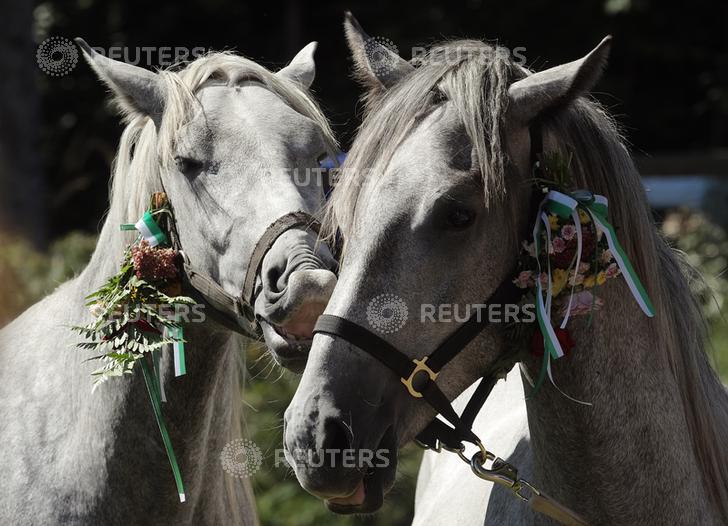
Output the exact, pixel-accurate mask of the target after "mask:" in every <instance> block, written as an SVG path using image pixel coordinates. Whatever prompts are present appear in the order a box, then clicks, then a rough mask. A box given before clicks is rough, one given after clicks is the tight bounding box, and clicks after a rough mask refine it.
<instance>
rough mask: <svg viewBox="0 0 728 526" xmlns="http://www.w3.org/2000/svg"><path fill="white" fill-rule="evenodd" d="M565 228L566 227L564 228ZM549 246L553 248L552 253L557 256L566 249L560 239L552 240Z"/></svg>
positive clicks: (564, 243)
mask: <svg viewBox="0 0 728 526" xmlns="http://www.w3.org/2000/svg"><path fill="white" fill-rule="evenodd" d="M564 228H566V227H564ZM551 246H552V247H553V248H554V252H556V253H557V254H561V253H562V252H563V251H564V249H565V248H566V242H565V241H564V240H563V239H561V238H560V237H556V238H554V240H553V241H552V242H551Z"/></svg>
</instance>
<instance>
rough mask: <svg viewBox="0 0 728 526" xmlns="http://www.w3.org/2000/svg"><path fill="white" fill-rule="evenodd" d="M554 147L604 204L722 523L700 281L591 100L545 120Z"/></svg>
mask: <svg viewBox="0 0 728 526" xmlns="http://www.w3.org/2000/svg"><path fill="white" fill-rule="evenodd" d="M545 130H546V133H547V134H550V135H551V136H553V138H554V139H555V141H556V145H555V146H556V148H557V149H558V150H561V152H562V153H563V154H565V155H567V154H569V153H570V154H572V155H573V158H572V174H573V175H574V176H575V183H576V186H577V187H579V188H588V189H590V190H592V191H593V192H596V193H600V194H603V195H605V196H607V198H608V199H609V214H610V217H611V221H612V223H613V224H615V225H623V226H625V228H623V229H621V230H620V232H619V237H620V242H621V243H622V245H623V246H624V249H625V251H626V252H627V254H628V256H629V258H630V261H632V263H633V264H634V266H635V269H636V270H637V273H638V275H639V276H640V279H642V282H643V283H644V285H645V287H646V289H647V290H648V291H649V294H650V297H651V298H652V300H653V303H654V305H655V309H656V312H655V317H654V319H653V320H652V321H651V323H650V326H651V331H652V338H653V340H652V341H654V342H655V345H654V348H655V349H664V352H665V356H664V358H665V359H666V360H667V363H668V365H669V367H670V370H671V372H672V374H673V376H674V378H675V381H676V383H677V386H678V389H679V391H680V397H681V399H682V406H683V407H682V409H683V415H684V417H685V421H686V423H687V426H688V431H689V433H690V437H691V439H692V442H693V448H694V452H695V456H696V458H697V461H698V463H699V466H700V468H701V469H700V471H701V473H702V474H703V480H704V483H705V488H706V491H707V493H708V494H709V495H710V497H711V499H712V501H713V503H714V504H715V505H716V507H717V510H718V513H719V514H720V515H721V517H722V518H723V520H724V521H726V522H728V450H726V448H725V444H727V443H728V393H727V392H726V389H725V387H724V386H723V384H722V383H721V381H720V379H719V377H718V375H717V373H716V372H715V370H714V369H713V367H712V366H711V364H710V361H709V358H708V356H707V354H706V352H705V348H706V340H707V326H706V323H705V319H704V317H703V313H702V310H701V308H700V305H699V303H698V301H697V299H696V297H695V295H694V294H693V293H692V291H691V289H690V285H689V281H691V280H694V279H701V278H700V276H699V273H698V272H697V270H695V269H694V268H692V267H691V266H690V265H689V264H688V263H687V261H686V260H685V258H684V257H681V256H680V255H679V254H678V253H677V252H676V251H675V250H673V249H672V248H671V247H670V246H668V244H667V243H666V242H665V240H664V239H663V238H662V236H661V235H660V234H659V232H658V231H657V229H656V228H655V226H654V221H653V218H652V215H651V212H650V208H649V206H648V204H647V198H646V195H645V190H644V186H643V184H642V180H641V178H640V175H639V173H638V171H637V169H636V167H635V165H634V162H633V160H632V157H631V155H630V153H629V151H628V149H627V147H626V146H625V142H624V140H623V138H622V135H621V133H620V131H619V129H618V127H617V125H616V124H615V122H614V121H613V119H612V118H611V117H610V116H609V115H608V114H607V112H606V111H605V110H604V109H603V108H602V107H601V106H600V105H599V104H597V103H596V102H594V101H590V100H587V99H584V98H581V99H578V100H577V101H575V103H573V104H571V105H570V106H569V107H568V108H564V109H563V110H562V111H559V112H556V113H554V114H553V115H552V116H551V117H550V118H549V119H548V120H547V121H546V122H545Z"/></svg>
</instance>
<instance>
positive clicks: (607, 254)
mask: <svg viewBox="0 0 728 526" xmlns="http://www.w3.org/2000/svg"><path fill="white" fill-rule="evenodd" d="M612 259H613V256H612V251H611V250H609V249H606V250H605V251H604V252H602V262H603V263H609V262H610V261H612Z"/></svg>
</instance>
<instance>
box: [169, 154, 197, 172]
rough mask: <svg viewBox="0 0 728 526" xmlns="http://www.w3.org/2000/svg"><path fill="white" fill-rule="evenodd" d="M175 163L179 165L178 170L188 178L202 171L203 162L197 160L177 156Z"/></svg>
mask: <svg viewBox="0 0 728 526" xmlns="http://www.w3.org/2000/svg"><path fill="white" fill-rule="evenodd" d="M174 162H175V164H176V165H177V169H178V170H179V171H180V172H181V173H183V174H185V175H187V176H190V175H195V174H197V173H198V172H199V171H200V170H202V161H198V160H197V159H192V158H190V157H182V156H177V157H175V158H174Z"/></svg>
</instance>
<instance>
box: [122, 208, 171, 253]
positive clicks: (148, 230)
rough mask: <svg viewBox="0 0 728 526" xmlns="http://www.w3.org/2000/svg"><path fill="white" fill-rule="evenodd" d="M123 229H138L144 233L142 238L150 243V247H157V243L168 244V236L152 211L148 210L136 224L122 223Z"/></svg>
mask: <svg viewBox="0 0 728 526" xmlns="http://www.w3.org/2000/svg"><path fill="white" fill-rule="evenodd" d="M121 229H122V230H138V231H139V233H140V234H141V235H142V238H143V239H144V240H145V241H146V242H147V243H149V246H150V247H156V246H157V245H164V244H167V243H168V242H169V241H168V240H167V236H166V235H165V234H164V232H162V229H161V228H159V225H158V224H157V222H156V221H155V220H154V216H152V214H151V212H149V210H147V211H146V212H144V215H142V217H141V218H140V219H139V221H137V222H136V223H135V224H133V225H132V224H123V225H121Z"/></svg>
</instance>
